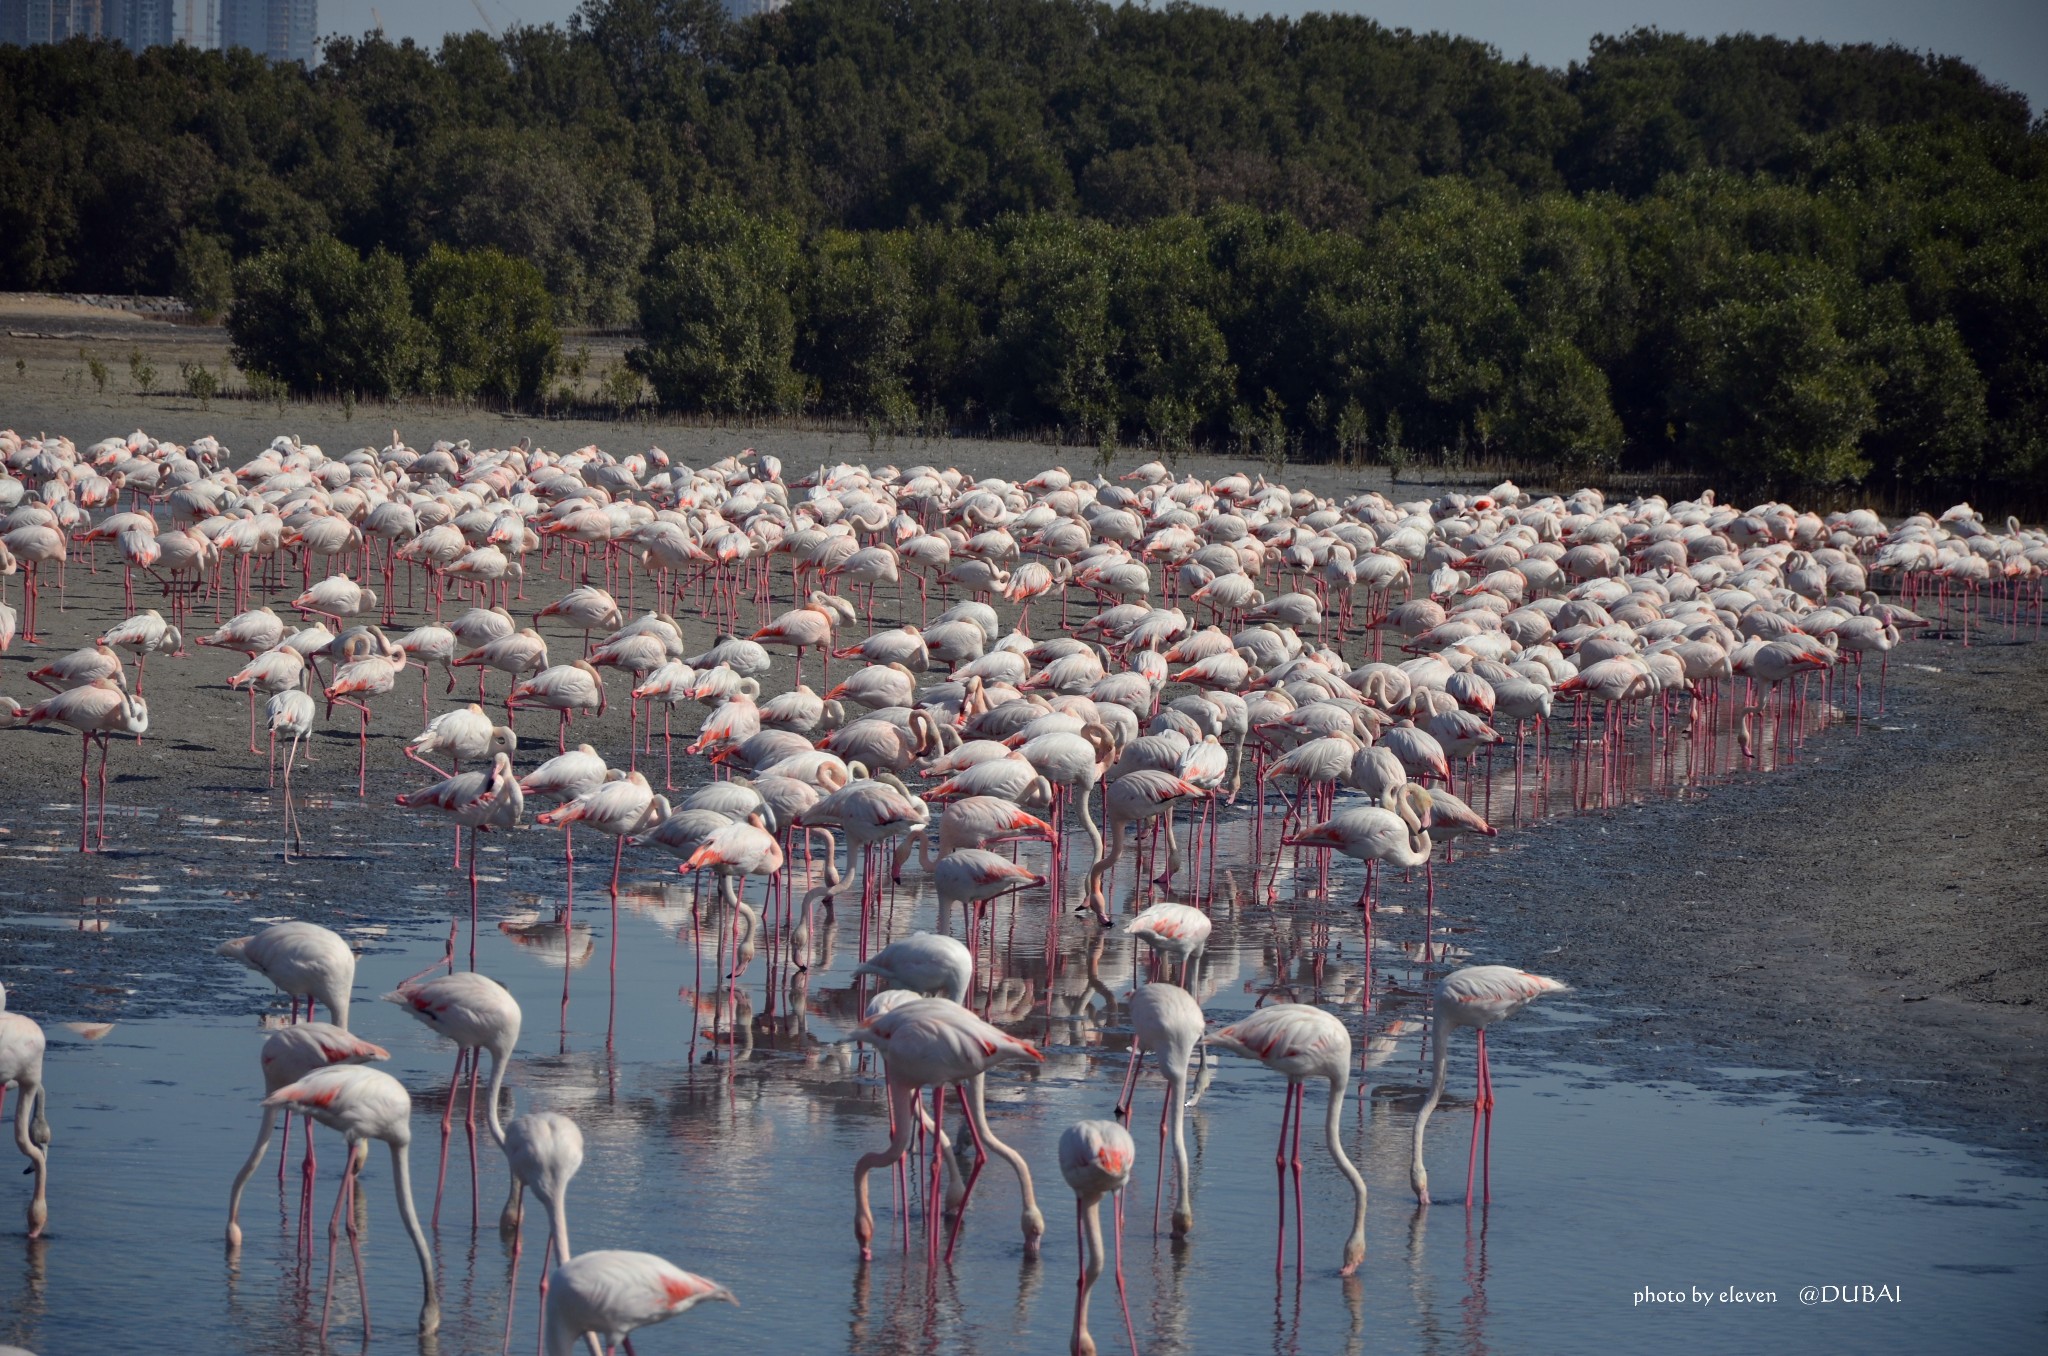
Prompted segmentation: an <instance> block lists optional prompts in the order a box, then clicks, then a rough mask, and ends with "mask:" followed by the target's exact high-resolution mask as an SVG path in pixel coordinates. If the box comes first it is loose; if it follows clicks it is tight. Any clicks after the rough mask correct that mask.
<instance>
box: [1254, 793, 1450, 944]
mask: <svg viewBox="0 0 2048 1356" xmlns="http://www.w3.org/2000/svg"><path fill="white" fill-rule="evenodd" d="M1433 803H1434V796H1433V794H1432V793H1431V792H1430V791H1428V790H1427V789H1425V788H1424V787H1421V786H1418V785H1416V784H1415V783H1413V782H1403V783H1402V784H1401V785H1400V786H1398V787H1396V788H1395V789H1394V790H1393V791H1391V792H1389V793H1388V804H1389V805H1391V806H1392V807H1393V808H1392V809H1385V808H1382V807H1380V806H1377V805H1362V806H1358V807H1356V808H1353V809H1349V810H1345V811H1343V812H1342V813H1341V814H1338V815H1335V816H1333V817H1331V818H1329V819H1326V820H1324V821H1323V822H1322V823H1320V824H1316V825H1313V826H1311V827H1310V828H1307V829H1304V830H1303V831H1302V832H1300V833H1298V834H1296V835H1294V836H1293V837H1292V838H1286V839H1282V840H1281V841H1283V842H1285V843H1287V844H1288V845H1290V846H1293V847H1311V848H1331V849H1334V850H1336V851H1338V852H1341V853H1343V854H1344V855H1345V856H1347V857H1351V858H1354V859H1356V860H1358V861H1361V862H1364V863H1365V886H1364V888H1363V889H1361V890H1360V891H1359V892H1358V903H1357V904H1356V905H1355V906H1354V907H1356V908H1360V909H1364V910H1366V911H1367V916H1368V919H1369V918H1370V915H1371V909H1372V889H1373V874H1374V871H1375V870H1376V868H1377V867H1378V866H1379V865H1380V864H1381V863H1385V864H1386V865H1388V866H1398V867H1401V868H1403V869H1406V868H1409V867H1416V866H1422V865H1425V864H1426V863H1427V862H1428V861H1429V859H1430V853H1431V852H1432V851H1433V850H1434V849H1433V845H1432V844H1431V843H1430V839H1429V831H1428V829H1427V828H1426V827H1425V826H1424V816H1426V815H1428V814H1429V813H1430V810H1431V807H1432V805H1433ZM1368 926H1370V923H1369V922H1368Z"/></svg>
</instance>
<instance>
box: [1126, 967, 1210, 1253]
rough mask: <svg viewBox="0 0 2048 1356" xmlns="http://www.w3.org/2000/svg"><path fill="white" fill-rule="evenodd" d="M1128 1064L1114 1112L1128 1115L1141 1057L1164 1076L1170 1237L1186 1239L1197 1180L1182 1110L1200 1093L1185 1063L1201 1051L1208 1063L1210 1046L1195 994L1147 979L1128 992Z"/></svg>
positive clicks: (1162, 1141)
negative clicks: (1169, 1139) (1191, 1086)
mask: <svg viewBox="0 0 2048 1356" xmlns="http://www.w3.org/2000/svg"><path fill="white" fill-rule="evenodd" d="M1130 1014H1131V1064H1130V1068H1129V1069H1127V1070H1126V1071H1125V1073H1124V1086H1123V1091H1122V1093H1121V1094H1120V1095H1119V1096H1118V1098H1117V1108H1116V1113H1117V1115H1118V1116H1119V1117H1120V1118H1122V1119H1125V1120H1128V1119H1130V1115H1131V1103H1132V1101H1133V1098H1134V1097H1135V1094H1136V1092H1137V1086H1138V1076H1139V1074H1140V1073H1142V1072H1143V1070H1144V1065H1145V1056H1146V1055H1148V1054H1149V1055H1156V1056H1157V1057H1158V1059H1159V1069H1160V1072H1161V1073H1163V1074H1164V1075H1165V1076H1166V1101H1165V1103H1164V1104H1163V1105H1162V1106H1161V1107H1160V1109H1159V1149H1160V1157H1161V1158H1162V1159H1163V1158H1164V1157H1165V1156H1166V1136H1167V1133H1168V1130H1169V1128H1170V1129H1171V1131H1172V1134H1173V1159H1174V1187H1175V1191H1174V1207H1173V1236H1174V1237H1175V1238H1186V1237H1187V1236H1188V1235H1189V1234H1190V1233H1192V1232H1194V1228H1195V1184H1194V1179H1193V1177H1192V1176H1190V1174H1189V1171H1188V1145H1187V1137H1186V1132H1185V1121H1186V1116H1185V1114H1184V1113H1185V1111H1186V1109H1187V1108H1188V1107H1191V1106H1193V1105H1194V1104H1195V1103H1196V1101H1198V1100H1199V1099H1200V1097H1201V1094H1200V1092H1199V1091H1197V1092H1196V1094H1195V1095H1194V1096H1192V1097H1190V1096H1189V1095H1188V1065H1189V1063H1190V1062H1191V1061H1192V1060H1193V1059H1194V1058H1195V1056H1196V1054H1197V1053H1199V1054H1200V1056H1201V1059H1202V1067H1203V1069H1204V1070H1207V1068H1208V1067H1209V1047H1208V1046H1207V1045H1204V1044H1203V1043H1202V1033H1203V1032H1204V1031H1205V1030H1206V1029H1207V1027H1208V1022H1207V1020H1206V1019H1205V1018H1204V1017H1203V1016H1202V1005H1201V1004H1200V1003H1198V1002H1196V1001H1195V996H1194V995H1193V994H1191V993H1189V992H1188V991H1187V990H1186V989H1183V988H1181V987H1180V986H1179V985H1177V984H1166V983H1159V984H1147V985H1145V986H1144V987H1143V988H1141V989H1139V990H1138V991H1137V992H1136V993H1135V994H1133V995H1131V1007H1130ZM1152 1227H1153V1228H1155V1229H1156V1228H1158V1227H1159V1215H1158V1203H1157V1197H1156V1196H1155V1198H1154V1204H1153V1216H1152Z"/></svg>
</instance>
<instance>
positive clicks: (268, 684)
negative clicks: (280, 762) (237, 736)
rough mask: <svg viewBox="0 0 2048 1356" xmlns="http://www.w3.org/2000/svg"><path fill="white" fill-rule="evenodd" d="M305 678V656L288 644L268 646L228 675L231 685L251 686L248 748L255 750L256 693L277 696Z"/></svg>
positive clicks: (273, 755)
mask: <svg viewBox="0 0 2048 1356" xmlns="http://www.w3.org/2000/svg"><path fill="white" fill-rule="evenodd" d="M305 681H306V657H305V656H304V655H303V654H301V653H299V651H297V650H295V649H293V648H292V647H291V646H289V645H282V644H281V645H279V646H278V647H277V648H276V649H272V650H265V651H264V652H263V653H262V654H259V655H254V656H252V657H251V658H250V660H249V662H248V663H247V664H244V665H243V666H242V667H241V668H240V669H239V670H237V671H236V672H234V673H233V674H230V675H229V676H228V686H229V687H230V688H239V687H241V686H243V685H244V684H247V685H248V688H249V752H251V753H255V752H256V694H257V693H259V692H261V693H263V694H264V695H266V696H271V697H275V696H276V695H278V694H279V693H281V692H292V691H297V690H299V689H300V688H302V687H303V686H304V684H305ZM270 761H271V763H272V765H273V766H274V765H275V764H276V761H277V741H276V740H275V739H272V740H271V742H270Z"/></svg>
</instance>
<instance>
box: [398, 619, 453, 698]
mask: <svg viewBox="0 0 2048 1356" xmlns="http://www.w3.org/2000/svg"><path fill="white" fill-rule="evenodd" d="M455 644H456V642H455V632H453V631H451V630H449V629H448V628H447V627H445V626H420V627H415V628H414V629H412V630H410V631H408V632H406V633H405V634H404V635H402V636H400V637H399V638H398V641H397V645H398V648H399V649H401V650H403V651H405V653H406V656H407V658H408V659H409V660H410V661H411V662H412V663H414V664H416V665H418V666H419V671H420V719H421V720H425V719H426V718H427V680H428V678H429V677H430V676H431V673H432V671H431V670H430V669H429V668H428V667H427V666H428V665H429V664H439V665H440V666H441V672H442V673H444V674H446V675H447V676H448V686H447V687H446V688H445V689H443V690H444V691H448V692H453V691H454V690H455V669H454V667H453V664H454V661H455Z"/></svg>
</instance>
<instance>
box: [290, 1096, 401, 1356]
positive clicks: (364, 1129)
mask: <svg viewBox="0 0 2048 1356" xmlns="http://www.w3.org/2000/svg"><path fill="white" fill-rule="evenodd" d="M263 1105H264V1106H266V1107H296V1108H298V1110H299V1111H301V1112H302V1113H304V1114H305V1115H307V1116H310V1117H312V1118H313V1119H314V1120H316V1121H318V1122H320V1124H322V1125H324V1126H326V1127H327V1128H328V1129H330V1130H335V1131H339V1132H340V1133H341V1135H342V1137H343V1138H344V1139H346V1140H347V1142H348V1158H347V1165H346V1167H345V1168H344V1169H343V1172H342V1177H341V1190H340V1191H339V1192H338V1193H336V1196H335V1201H334V1216H333V1218H331V1219H330V1220H329V1221H328V1223H327V1248H328V1252H327V1298H328V1304H331V1303H332V1301H333V1298H334V1250H335V1244H336V1240H337V1235H338V1233H339V1229H340V1223H341V1219H342V1216H343V1214H344V1213H346V1215H347V1218H348V1236H349V1244H350V1246H351V1247H352V1248H354V1249H356V1281H357V1284H358V1285H359V1286H360V1287H361V1289H362V1301H363V1332H364V1336H365V1337H367V1336H368V1335H369V1328H370V1296H369V1284H368V1281H367V1280H366V1279H365V1278H364V1276H363V1262H362V1253H361V1249H360V1243H359V1242H358V1240H357V1236H356V1217H355V1211H354V1210H353V1209H349V1208H348V1206H349V1203H350V1202H351V1201H352V1200H353V1198H354V1196H355V1181H356V1175H357V1173H358V1172H359V1171H360V1170H361V1165H362V1158H363V1156H364V1155H363V1153H362V1152H361V1151H362V1150H364V1149H366V1148H367V1147H368V1141H370V1140H373V1139H381V1140H383V1141H384V1142H385V1143H386V1144H387V1145H389V1146H390V1148H391V1176H392V1184H393V1189H394V1191H395V1192H396V1194H397V1196H398V1216H399V1218H400V1219H401V1220H403V1221H404V1223H405V1231H406V1233H407V1234H409V1235H411V1237H412V1246H413V1250H414V1251H415V1252H416V1253H418V1254H419V1259H420V1284H421V1286H422V1287H423V1288H424V1290H425V1291H426V1297H425V1299H424V1300H423V1301H422V1303H421V1304H420V1332H421V1333H423V1334H424V1333H430V1332H433V1331H434V1330H436V1329H437V1328H439V1327H440V1326H441V1300H440V1296H439V1293H438V1292H437V1291H436V1289H435V1287H434V1254H433V1252H432V1251H431V1250H430V1249H429V1248H428V1247H427V1236H426V1234H425V1233H424V1232H422V1231H421V1229H420V1217H419V1212H418V1211H417V1210H415V1209H414V1208H413V1202H412V1171H411V1164H410V1163H409V1162H408V1154H407V1150H408V1148H409V1147H410V1145H411V1144H412V1097H411V1096H410V1095H409V1094H408V1093H407V1092H406V1090H405V1087H404V1085H403V1084H401V1083H400V1082H399V1081H398V1080H397V1079H395V1078H393V1077H392V1076H391V1075H390V1074H388V1073H385V1072H384V1071H383V1070H381V1069H372V1068H368V1067H366V1066H364V1065H361V1064H331V1065H328V1066H327V1067H326V1068H322V1069H315V1070H314V1071H313V1072H312V1073H309V1074H307V1075H306V1076H305V1077H304V1078H301V1079H300V1080H299V1081H298V1082H296V1083H293V1084H292V1085H291V1086H289V1087H284V1088H279V1089H278V1090H277V1091H276V1092H273V1093H271V1094H270V1095H269V1096H268V1097H265V1098H264V1099H263ZM327 1308H328V1305H322V1307H321V1315H320V1329H321V1333H322V1335H323V1336H324V1335H325V1333H326V1330H327Z"/></svg>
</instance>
